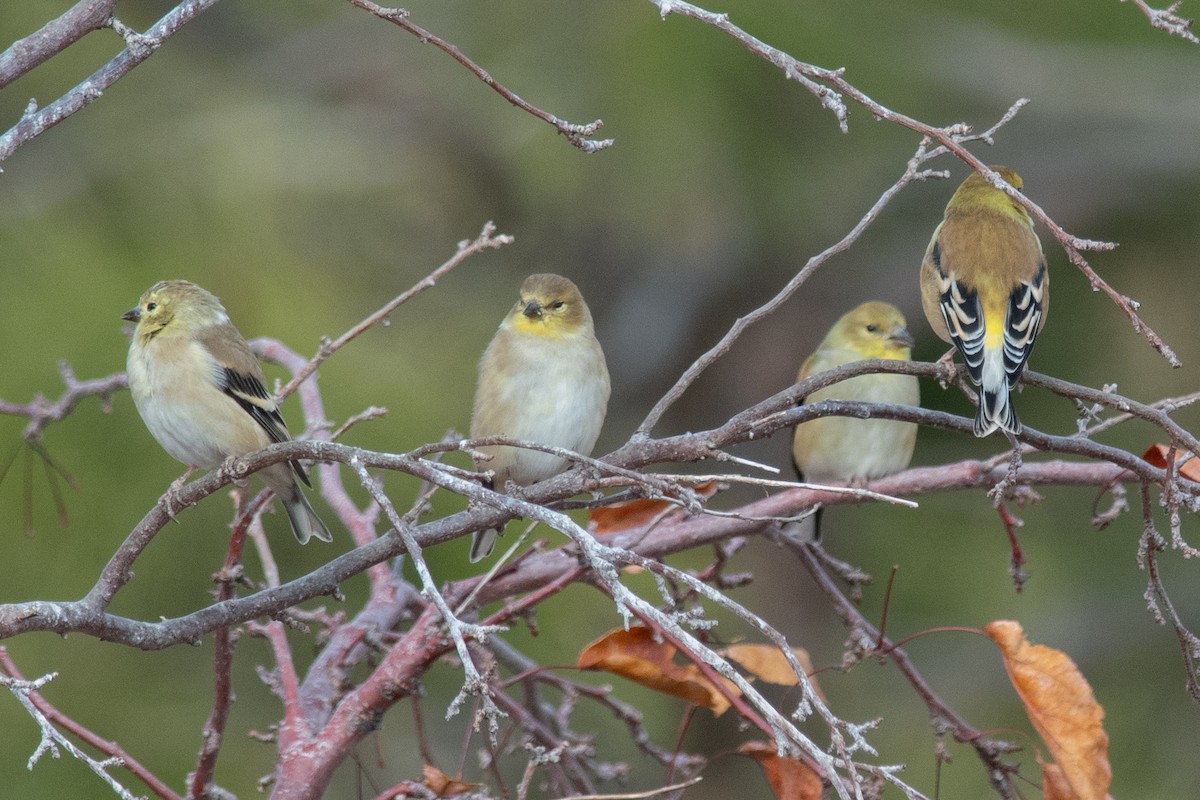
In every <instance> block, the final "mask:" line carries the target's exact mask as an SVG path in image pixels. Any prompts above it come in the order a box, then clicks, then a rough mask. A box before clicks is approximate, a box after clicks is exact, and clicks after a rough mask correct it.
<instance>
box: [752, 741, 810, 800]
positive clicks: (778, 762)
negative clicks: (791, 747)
mask: <svg viewBox="0 0 1200 800" xmlns="http://www.w3.org/2000/svg"><path fill="white" fill-rule="evenodd" d="M738 752H739V753H741V754H742V755H744V756H749V757H750V758H753V759H754V760H755V761H757V762H758V765H759V766H760V767H762V769H763V773H765V774H766V776H767V783H769V784H770V785H771V791H772V792H774V793H775V797H776V798H777V800H821V789H822V786H821V778H820V776H818V775H817V773H816V772H814V771H813V769H812V767H810V766H809V765H808V764H806V763H805V762H803V761H801V760H799V759H797V758H783V757H781V756H780V755H779V752H778V751H777V750H776V749H775V746H774V745H772V744H768V743H767V742H746V743H744V744H743V745H742V746H741V747H739V748H738Z"/></svg>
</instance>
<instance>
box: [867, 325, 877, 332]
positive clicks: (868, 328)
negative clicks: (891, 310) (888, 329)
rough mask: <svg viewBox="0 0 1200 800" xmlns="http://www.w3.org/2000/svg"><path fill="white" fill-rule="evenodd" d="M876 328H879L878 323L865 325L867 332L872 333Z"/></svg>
mask: <svg viewBox="0 0 1200 800" xmlns="http://www.w3.org/2000/svg"><path fill="white" fill-rule="evenodd" d="M877 330H879V326H878V325H868V326H867V333H874V332H875V331H877Z"/></svg>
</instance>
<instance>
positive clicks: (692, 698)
mask: <svg viewBox="0 0 1200 800" xmlns="http://www.w3.org/2000/svg"><path fill="white" fill-rule="evenodd" d="M674 658H675V646H674V645H672V644H669V643H667V642H656V641H654V633H653V631H651V630H650V629H649V628H647V627H645V626H643V625H638V626H635V627H633V628H630V629H629V630H624V629H622V628H617V629H615V630H611V631H609V632H608V633H606V634H604V635H603V636H601V637H600V638H599V639H597V640H596V641H594V642H592V643H591V644H589V645H588V646H587V647H585V648H583V650H582V651H581V652H580V653H579V658H578V659H576V661H575V666H577V667H579V668H580V669H600V670H604V671H605V672H611V673H613V674H614V675H620V676H621V677H622V678H628V679H629V680H631V681H634V682H635V683H640V684H641V685H642V686H645V687H647V688H650V689H653V690H655V691H656V692H662V693H663V694H669V695H671V696H673V697H680V698H683V699H684V700H686V701H688V702H689V703H691V704H692V705H696V706H703V707H705V708H709V709H712V711H713V713H714V714H717V715H718V716H720V715H721V714H723V713H725V710H726V709H728V708H729V700H728V699H727V698H726V697H725V695H724V694H722V693H721V692H720V691H718V690H717V688H716V687H715V686H713V685H712V683H710V682H709V680H708V679H707V678H706V677H705V676H704V673H702V672H701V671H700V668H699V667H697V666H696V665H695V664H683V665H681V664H676V663H675V661H674ZM725 688H726V690H727V691H729V692H731V693H733V694H735V695H736V694H740V692H739V691H738V688H737V687H736V686H734V685H733V684H731V683H729V682H728V681H726V683H725Z"/></svg>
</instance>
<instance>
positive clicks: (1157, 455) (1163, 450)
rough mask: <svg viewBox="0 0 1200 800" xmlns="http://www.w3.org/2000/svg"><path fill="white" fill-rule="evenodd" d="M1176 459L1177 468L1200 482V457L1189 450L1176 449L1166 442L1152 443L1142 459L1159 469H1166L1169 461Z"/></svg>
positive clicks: (1183, 474)
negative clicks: (1168, 445)
mask: <svg viewBox="0 0 1200 800" xmlns="http://www.w3.org/2000/svg"><path fill="white" fill-rule="evenodd" d="M1172 459H1173V460H1174V461H1175V468H1176V469H1177V470H1179V474H1180V475H1182V476H1183V477H1185V478H1190V479H1191V480H1194V481H1197V482H1200V458H1196V454H1195V453H1190V452H1188V451H1187V450H1178V449H1176V450H1174V451H1172V448H1170V447H1167V446H1166V445H1165V444H1152V445H1150V447H1149V448H1147V450H1146V452H1145V453H1142V460H1143V461H1145V462H1146V463H1148V464H1150V465H1151V466H1155V467H1158V468H1159V469H1166V468H1167V462H1168V461H1170V460H1172Z"/></svg>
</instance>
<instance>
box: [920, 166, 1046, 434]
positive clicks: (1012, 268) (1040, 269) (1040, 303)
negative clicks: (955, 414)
mask: <svg viewBox="0 0 1200 800" xmlns="http://www.w3.org/2000/svg"><path fill="white" fill-rule="evenodd" d="M994 169H996V170H997V171H998V172H999V174H1000V175H1001V176H1002V177H1004V178H1005V180H1007V181H1008V182H1009V183H1010V184H1012V185H1013V186H1014V187H1016V188H1020V186H1021V179H1020V177H1019V176H1018V175H1017V174H1016V173H1014V172H1012V171H1011V170H1008V169H1005V168H1003V167H996V168H994ZM921 272H922V275H921V299H922V305H923V307H924V310H925V315H926V317H927V318H928V320H929V323H930V326H931V327H932V328H933V329H934V332H935V333H937V334H938V336H940V337H941V338H942V339H944V340H945V341H947V342H950V343H952V344H953V345H954V347H955V349H956V350H957V351H958V353H959V355H960V356H961V357H962V359H963V362H964V364H965V365H966V367H967V372H968V374H969V375H970V378H971V381H972V383H974V384H975V385H977V386H979V387H980V399H979V408H978V409H977V411H976V416H975V426H974V429H975V435H976V436H986V435H987V434H989V433H991V432H992V431H994V430H996V429H1003V430H1005V431H1009V432H1011V433H1020V431H1021V422H1020V420H1019V419H1018V418H1017V414H1016V411H1015V409H1014V408H1013V406H1012V401H1011V393H1012V390H1013V389H1015V388H1016V385H1017V383H1018V382H1019V380H1020V377H1021V373H1022V372H1024V370H1025V365H1026V362H1027V361H1028V360H1029V356H1030V354H1031V353H1032V352H1033V345H1034V341H1035V340H1036V337H1037V335H1038V333H1039V332H1040V331H1041V329H1042V326H1043V325H1044V324H1045V321H1046V314H1047V312H1048V311H1049V303H1050V294H1049V289H1050V276H1049V272H1048V271H1047V269H1046V259H1045V255H1044V254H1043V252H1042V245H1041V241H1040V240H1039V239H1038V236H1037V233H1036V232H1035V231H1034V228H1033V222H1032V220H1031V219H1030V217H1029V215H1028V213H1027V212H1026V211H1025V209H1024V208H1023V207H1022V206H1021V205H1020V204H1018V203H1016V202H1015V201H1014V200H1013V199H1012V198H1010V197H1009V196H1008V195H1007V194H1005V193H1004V192H1003V191H1002V190H1000V189H997V188H995V187H994V186H992V185H991V184H989V183H988V182H987V181H986V180H985V179H984V178H983V177H982V176H980V175H978V174H976V173H972V174H971V176H970V177H968V178H967V180H966V181H964V182H963V184H962V186H960V187H959V189H958V191H956V192H955V194H954V196H953V197H952V198H951V200H950V202H949V204H948V205H947V206H946V213H945V218H944V219H943V221H942V222H941V224H939V225H938V227H937V229H936V230H935V231H934V234H933V238H932V239H931V240H930V243H929V247H928V248H927V249H926V253H925V258H924V260H923V261H922V265H921Z"/></svg>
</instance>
